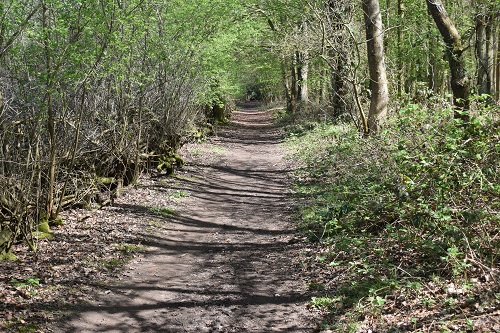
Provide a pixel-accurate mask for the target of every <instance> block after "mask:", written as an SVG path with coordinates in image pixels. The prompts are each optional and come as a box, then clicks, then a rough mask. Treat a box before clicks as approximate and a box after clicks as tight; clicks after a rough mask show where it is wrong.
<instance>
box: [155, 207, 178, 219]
mask: <svg viewBox="0 0 500 333" xmlns="http://www.w3.org/2000/svg"><path fill="white" fill-rule="evenodd" d="M149 211H150V212H151V213H152V214H154V215H160V216H163V217H169V216H172V215H177V212H176V211H175V210H174V209H172V208H170V207H151V208H149Z"/></svg>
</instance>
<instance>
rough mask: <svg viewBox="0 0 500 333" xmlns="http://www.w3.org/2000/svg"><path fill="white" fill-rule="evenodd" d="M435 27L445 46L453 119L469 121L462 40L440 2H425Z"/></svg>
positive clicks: (466, 76)
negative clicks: (448, 67)
mask: <svg viewBox="0 0 500 333" xmlns="http://www.w3.org/2000/svg"><path fill="white" fill-rule="evenodd" d="M426 2H427V8H428V9H429V12H430V14H431V15H432V18H433V19H434V22H435V23H436V26H437V28H438V30H439V32H440V33H441V36H442V37H443V39H444V42H445V44H446V56H447V58H448V63H449V66H450V71H451V89H452V91H453V104H454V105H455V106H456V108H457V111H455V118H459V119H462V120H464V121H467V120H468V119H469V116H468V113H467V111H468V110H469V104H470V103H469V95H470V88H469V85H470V80H469V76H468V74H467V70H466V67H465V61H464V57H463V53H464V48H463V47H462V38H461V37H460V34H459V33H458V31H457V29H456V28H455V25H454V24H453V22H452V21H451V19H450V18H449V17H448V13H447V12H446V10H445V9H444V7H443V4H442V3H441V1H440V0H426Z"/></svg>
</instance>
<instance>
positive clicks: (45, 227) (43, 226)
mask: <svg viewBox="0 0 500 333" xmlns="http://www.w3.org/2000/svg"><path fill="white" fill-rule="evenodd" d="M37 231H39V232H42V233H47V234H49V233H51V232H52V230H50V226H49V222H48V221H46V220H45V221H40V223H39V224H38V227H37Z"/></svg>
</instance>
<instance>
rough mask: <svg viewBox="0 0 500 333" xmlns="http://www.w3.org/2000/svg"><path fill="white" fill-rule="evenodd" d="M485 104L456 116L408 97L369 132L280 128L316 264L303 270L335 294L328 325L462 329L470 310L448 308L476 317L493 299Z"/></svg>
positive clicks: (495, 149)
mask: <svg viewBox="0 0 500 333" xmlns="http://www.w3.org/2000/svg"><path fill="white" fill-rule="evenodd" d="M492 114H494V113H493V112H488V110H486V111H484V112H481V113H478V114H475V115H474V116H473V117H471V121H470V123H469V124H463V123H460V122H459V121H456V120H454V119H453V110H451V109H446V108H445V109H444V110H429V109H426V108H423V107H421V106H417V105H408V106H407V107H405V108H403V109H401V110H400V111H399V112H398V113H397V115H396V116H394V117H393V118H392V119H391V120H390V123H389V124H387V125H386V127H385V130H384V131H383V132H382V133H379V134H377V135H374V136H372V137H369V138H365V137H363V136H362V135H360V134H359V132H358V131H357V129H356V128H354V127H351V126H348V125H344V124H341V125H329V124H325V123H320V124H317V125H316V126H310V129H309V130H304V127H301V128H300V131H299V132H300V133H299V134H300V135H296V134H295V135H294V134H293V133H292V135H290V138H289V140H288V146H289V149H290V151H291V152H292V159H293V161H294V163H295V164H296V165H297V168H296V172H295V190H294V191H295V193H296V195H297V197H299V198H300V202H301V205H300V207H299V210H298V217H299V219H298V220H299V225H300V227H301V229H302V230H303V232H304V233H305V234H307V236H308V239H309V240H310V241H311V242H313V243H315V244H317V245H316V246H317V253H316V256H315V257H314V258H309V260H310V261H314V262H315V264H314V265H310V267H321V269H316V271H314V272H310V273H311V274H315V275H317V276H315V279H316V280H315V281H318V278H319V279H320V280H319V281H318V283H321V284H322V285H325V286H327V288H326V289H325V291H324V294H325V295H324V297H330V298H338V297H340V298H341V299H343V300H344V302H343V303H344V307H342V308H341V309H339V308H331V307H327V308H328V309H327V310H328V311H327V312H328V315H327V316H326V319H325V320H326V321H327V322H328V323H331V327H332V328H335V329H338V330H340V331H342V330H344V328H345V329H347V327H352V325H354V326H355V327H360V328H363V325H368V324H367V323H369V322H371V323H375V324H372V326H371V327H368V326H366V327H368V328H369V329H372V330H373V328H374V327H375V326H377V325H378V326H377V330H379V331H384V332H385V331H387V332H389V331H391V330H392V331H394V330H404V329H409V330H410V329H415V330H422V329H423V330H427V329H430V330H432V329H435V330H438V331H442V330H445V331H446V330H456V329H457V328H458V329H459V330H462V329H463V330H464V331H465V330H467V329H470V327H471V326H470V325H471V322H470V317H471V316H456V315H453V316H451V315H449V313H451V312H453V311H459V312H460V313H463V311H464V310H463V309H467V311H469V312H474V313H475V314H477V317H478V318H484V317H485V316H487V315H488V314H489V313H494V311H496V310H497V309H498V308H500V297H499V295H500V290H499V288H498V284H497V283H495V281H496V280H497V279H498V275H497V272H498V271H497V269H498V259H499V254H500V253H499V252H500V251H499V249H500V237H499V235H498V226H499V222H500V213H499V207H500V199H499V198H500V185H499V184H500V130H499V129H500V122H498V121H497V120H494V119H493V118H492V116H491V115H492ZM291 128H292V130H293V129H294V127H291ZM321 279H323V281H321ZM315 303H316V304H318V302H315ZM473 304H481V305H473ZM415 313H418V315H415ZM347 314H349V315H347ZM396 314H397V317H398V318H399V321H398V322H396V320H395V319H391V318H395V315H396ZM405 315H406V317H405ZM466 317H468V318H469V319H467V318H466ZM401 318H403V320H401ZM438 322H439V323H441V324H440V325H441V326H440V327H435V326H433V325H436V324H435V323H438ZM333 323H335V325H334V324H333ZM373 325H375V326H373ZM472 325H483V326H484V325H488V322H487V321H484V320H481V321H478V322H477V323H476V324H474V323H472ZM334 326H335V327H334ZM473 327H474V328H475V329H482V328H481V327H479V326H473Z"/></svg>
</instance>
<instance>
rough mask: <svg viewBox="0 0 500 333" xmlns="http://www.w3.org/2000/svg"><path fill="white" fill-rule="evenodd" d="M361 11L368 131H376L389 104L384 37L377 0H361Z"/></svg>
mask: <svg viewBox="0 0 500 333" xmlns="http://www.w3.org/2000/svg"><path fill="white" fill-rule="evenodd" d="M363 11H364V19H365V29H366V40H367V41H366V44H367V49H368V67H369V70H370V86H371V91H372V93H371V100H370V111H369V113H368V128H369V131H370V132H374V133H375V132H378V131H379V130H380V126H381V124H382V123H383V121H384V119H385V117H386V114H387V106H388V104H389V92H388V87H387V85H388V83H387V74H386V70H385V59H384V37H383V30H382V16H381V14H380V5H379V2H378V0H363Z"/></svg>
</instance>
